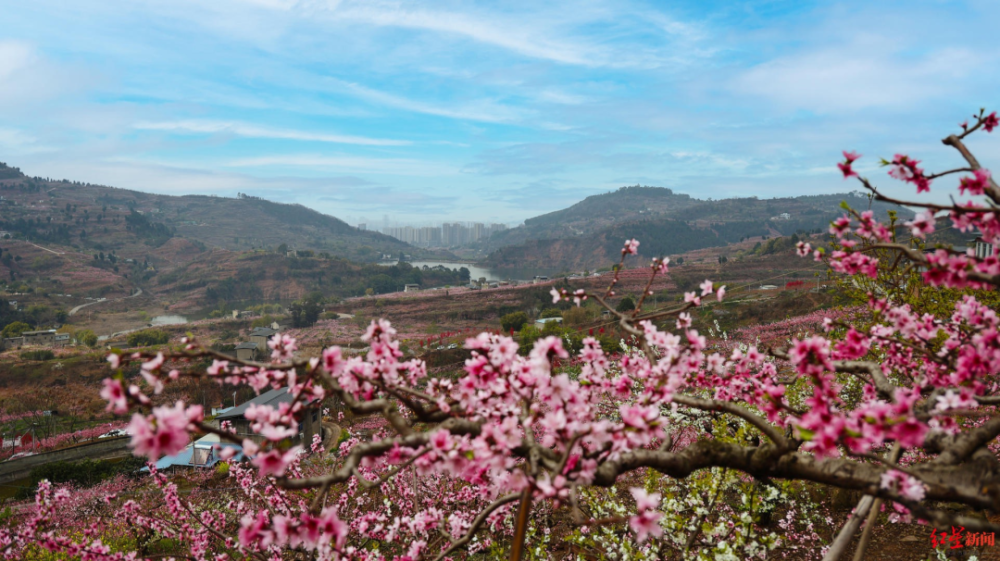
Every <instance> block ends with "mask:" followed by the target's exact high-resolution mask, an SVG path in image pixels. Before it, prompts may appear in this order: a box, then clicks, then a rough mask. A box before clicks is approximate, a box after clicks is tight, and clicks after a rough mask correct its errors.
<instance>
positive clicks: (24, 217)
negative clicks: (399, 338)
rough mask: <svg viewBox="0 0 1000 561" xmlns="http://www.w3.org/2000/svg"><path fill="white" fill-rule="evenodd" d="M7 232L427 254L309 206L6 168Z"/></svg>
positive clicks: (88, 240) (372, 256)
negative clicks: (163, 191) (164, 191)
mask: <svg viewBox="0 0 1000 561" xmlns="http://www.w3.org/2000/svg"><path fill="white" fill-rule="evenodd" d="M0 197H2V200H0V209H2V212H0V231H6V232H8V233H9V234H10V235H11V237H12V238H22V239H23V238H24V237H25V236H27V238H28V239H30V240H32V241H35V242H37V243H42V242H46V243H55V244H60V245H63V246H69V247H71V248H74V249H77V250H80V251H83V252H100V251H104V252H109V251H115V252H117V253H123V252H128V253H137V252H142V253H144V252H149V251H153V250H155V249H156V248H159V247H161V246H162V245H163V244H164V243H166V241H167V240H169V239H171V238H182V239H184V240H187V241H188V242H191V243H193V244H195V245H196V246H199V247H201V248H203V249H209V248H220V249H228V250H231V251H239V250H250V249H276V248H278V247H279V246H282V245H284V246H285V247H287V248H288V249H299V250H303V249H309V250H314V251H326V252H328V253H331V254H334V255H337V256H340V257H346V258H349V259H352V260H355V261H375V260H377V259H378V258H379V257H380V256H381V255H382V254H392V255H394V256H395V255H398V254H400V253H407V254H410V255H414V256H430V255H431V254H430V253H428V252H427V251H426V250H421V249H418V248H414V247H412V246H410V245H408V244H406V243H404V242H401V241H399V240H396V239H394V238H392V237H389V236H386V235H383V234H380V233H378V232H372V231H365V230H358V229H357V228H354V227H353V226H350V225H348V224H347V223H345V222H344V221H342V220H340V219H338V218H334V217H332V216H328V215H325V214H321V213H319V212H316V211H314V210H312V209H309V208H306V207H304V206H302V205H292V204H281V203H275V202H271V201H267V200H263V199H260V198H256V197H247V196H240V197H239V198H235V199H234V198H225V197H209V196H202V195H185V196H170V195H156V194H152V193H143V192H141V191H132V190H127V189H118V188H114V187H106V186H101V185H91V184H85V183H79V182H71V181H68V180H60V181H53V180H48V179H43V178H38V177H25V176H24V175H22V174H21V173H20V171H19V170H17V168H11V167H7V166H6V165H3V166H0Z"/></svg>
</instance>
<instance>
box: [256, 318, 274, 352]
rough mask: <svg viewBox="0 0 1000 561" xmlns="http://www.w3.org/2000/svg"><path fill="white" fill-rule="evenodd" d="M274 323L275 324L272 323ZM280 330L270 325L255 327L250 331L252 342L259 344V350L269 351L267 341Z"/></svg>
mask: <svg viewBox="0 0 1000 561" xmlns="http://www.w3.org/2000/svg"><path fill="white" fill-rule="evenodd" d="M272 325H273V324H272ZM277 332H278V331H277V330H276V329H271V328H270V327H255V328H254V330H253V331H251V332H250V342H251V343H254V344H256V345H257V350H258V351H260V352H262V353H263V352H267V342H268V341H269V340H270V339H271V337H274V334H275V333H277Z"/></svg>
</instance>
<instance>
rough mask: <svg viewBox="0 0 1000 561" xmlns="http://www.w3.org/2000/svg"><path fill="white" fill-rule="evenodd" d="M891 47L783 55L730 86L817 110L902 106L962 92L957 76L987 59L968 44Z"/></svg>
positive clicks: (789, 106)
mask: <svg viewBox="0 0 1000 561" xmlns="http://www.w3.org/2000/svg"><path fill="white" fill-rule="evenodd" d="M887 51H888V49H887V46H886V45H884V44H881V43H880V42H877V41H876V42H867V41H866V42H862V43H860V44H857V45H852V46H850V47H847V48H829V49H824V50H818V51H813V52H809V53H805V54H800V55H791V56H785V57H780V58H777V59H774V60H771V61H769V62H766V63H763V64H760V65H758V66H755V67H753V68H751V69H750V70H748V71H747V72H744V73H743V74H742V75H740V76H738V77H737V78H736V80H735V82H734V83H733V85H732V90H733V91H734V93H737V94H751V95H758V96H763V97H766V98H769V99H771V100H772V101H773V102H775V103H778V104H780V105H781V106H782V107H784V108H787V109H790V110H795V109H805V110H808V111H813V112H816V113H827V112H836V111H855V110H862V109H870V108H886V107H897V108H903V107H910V106H912V105H915V104H918V103H921V102H926V101H929V100H934V99H940V98H942V97H945V96H948V95H950V94H953V93H955V92H956V91H959V88H960V87H961V86H960V85H959V80H960V79H961V78H963V77H965V76H967V75H969V74H970V73H971V72H972V71H973V70H974V69H975V68H977V67H980V65H981V64H982V63H983V57H982V56H980V55H977V54H976V53H975V52H973V51H971V50H968V49H960V48H944V49H941V50H938V51H935V52H932V53H929V54H926V55H923V56H911V57H907V56H904V55H903V54H902V53H892V52H891V51H888V52H887Z"/></svg>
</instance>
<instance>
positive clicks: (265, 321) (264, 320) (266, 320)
mask: <svg viewBox="0 0 1000 561" xmlns="http://www.w3.org/2000/svg"><path fill="white" fill-rule="evenodd" d="M272 323H274V318H273V317H271V316H270V315H266V316H263V317H259V318H257V319H255V320H253V321H252V322H250V327H251V328H256V327H271V324H272Z"/></svg>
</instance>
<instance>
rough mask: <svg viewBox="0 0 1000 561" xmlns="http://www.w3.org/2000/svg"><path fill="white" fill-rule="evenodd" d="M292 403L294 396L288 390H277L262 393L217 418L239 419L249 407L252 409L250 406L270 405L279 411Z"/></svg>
mask: <svg viewBox="0 0 1000 561" xmlns="http://www.w3.org/2000/svg"><path fill="white" fill-rule="evenodd" d="M290 401H292V395H291V394H290V393H288V388H278V389H276V390H271V391H269V392H265V393H262V394H260V395H258V396H257V397H255V398H253V399H251V400H250V401H247V402H244V403H241V404H239V405H238V406H236V407H233V408H232V409H230V410H229V411H226V412H225V413H223V414H221V415H219V416H218V417H216V418H217V419H220V420H226V419H238V418H240V417H242V416H243V413H244V412H245V411H246V410H247V408H248V407H250V405H270V406H271V407H274V408H275V409H277V407H278V405H280V404H282V403H288V402H290Z"/></svg>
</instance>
